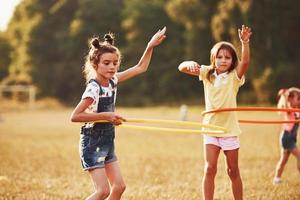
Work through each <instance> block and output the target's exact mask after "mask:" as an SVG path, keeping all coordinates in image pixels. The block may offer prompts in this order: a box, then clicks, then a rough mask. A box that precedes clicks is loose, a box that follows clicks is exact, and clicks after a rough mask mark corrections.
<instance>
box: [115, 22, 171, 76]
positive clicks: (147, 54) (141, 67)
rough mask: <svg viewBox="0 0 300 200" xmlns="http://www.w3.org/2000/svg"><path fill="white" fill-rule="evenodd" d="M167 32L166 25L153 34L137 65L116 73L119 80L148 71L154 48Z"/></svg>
mask: <svg viewBox="0 0 300 200" xmlns="http://www.w3.org/2000/svg"><path fill="white" fill-rule="evenodd" d="M165 32H166V27H164V28H163V29H162V30H159V31H158V32H157V33H155V34H154V35H153V37H152V38H151V40H150V41H149V42H148V45H147V47H146V49H145V51H144V54H143V56H142V57H141V59H140V61H139V62H138V64H137V65H135V66H133V67H131V68H129V69H127V70H125V71H123V72H118V73H117V74H116V76H117V78H118V82H121V81H125V80H128V79H130V78H132V77H134V76H137V75H139V74H141V73H143V72H145V71H147V69H148V66H149V63H150V60H151V56H152V52H153V48H154V47H156V46H158V45H159V44H160V43H162V41H163V40H164V39H165V38H166V35H165Z"/></svg>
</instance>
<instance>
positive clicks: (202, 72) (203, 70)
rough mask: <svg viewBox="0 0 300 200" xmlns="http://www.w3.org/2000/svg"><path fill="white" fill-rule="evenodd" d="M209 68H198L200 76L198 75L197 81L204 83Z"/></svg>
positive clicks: (202, 66)
mask: <svg viewBox="0 0 300 200" xmlns="http://www.w3.org/2000/svg"><path fill="white" fill-rule="evenodd" d="M210 69H211V68H210V67H209V66H205V65H201V67H200V74H199V80H200V81H204V80H206V79H207V73H208V71H209V70H210Z"/></svg>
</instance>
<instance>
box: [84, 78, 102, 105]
mask: <svg viewBox="0 0 300 200" xmlns="http://www.w3.org/2000/svg"><path fill="white" fill-rule="evenodd" d="M98 96H99V86H98V84H97V83H95V82H93V81H92V82H90V83H88V84H87V86H86V88H85V91H84V93H83V95H82V97H81V99H82V100H83V99H85V98H88V97H90V98H92V99H93V100H94V101H96V99H97V97H98Z"/></svg>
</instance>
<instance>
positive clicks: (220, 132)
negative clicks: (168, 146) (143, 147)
mask: <svg viewBox="0 0 300 200" xmlns="http://www.w3.org/2000/svg"><path fill="white" fill-rule="evenodd" d="M120 128H130V129H138V130H145V131H163V132H172V133H194V134H224V133H225V131H223V130H196V129H180V128H161V127H151V126H137V125H127V124H122V125H121V126H120Z"/></svg>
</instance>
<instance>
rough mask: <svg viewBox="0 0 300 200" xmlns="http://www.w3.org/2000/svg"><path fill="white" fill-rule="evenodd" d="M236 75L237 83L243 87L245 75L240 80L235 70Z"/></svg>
mask: <svg viewBox="0 0 300 200" xmlns="http://www.w3.org/2000/svg"><path fill="white" fill-rule="evenodd" d="M234 74H235V78H236V82H237V84H238V86H239V87H241V86H242V85H244V83H245V75H243V76H242V78H239V77H238V75H237V71H236V70H234Z"/></svg>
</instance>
